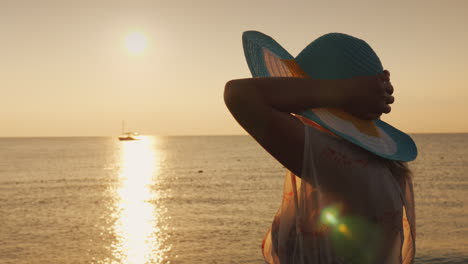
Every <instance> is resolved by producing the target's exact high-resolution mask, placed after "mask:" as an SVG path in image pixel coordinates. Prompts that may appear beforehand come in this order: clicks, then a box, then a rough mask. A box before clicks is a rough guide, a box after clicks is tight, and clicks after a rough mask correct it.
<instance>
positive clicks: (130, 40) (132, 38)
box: [125, 32, 148, 54]
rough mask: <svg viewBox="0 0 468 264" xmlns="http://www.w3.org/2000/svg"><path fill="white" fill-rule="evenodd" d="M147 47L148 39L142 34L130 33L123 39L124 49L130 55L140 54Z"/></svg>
mask: <svg viewBox="0 0 468 264" xmlns="http://www.w3.org/2000/svg"><path fill="white" fill-rule="evenodd" d="M147 47H148V38H147V37H146V36H145V34H143V33H142V32H132V33H129V34H128V35H127V36H126V37H125V48H126V49H127V51H128V52H130V53H131V54H142V53H143V52H144V51H145V50H146V48H147Z"/></svg>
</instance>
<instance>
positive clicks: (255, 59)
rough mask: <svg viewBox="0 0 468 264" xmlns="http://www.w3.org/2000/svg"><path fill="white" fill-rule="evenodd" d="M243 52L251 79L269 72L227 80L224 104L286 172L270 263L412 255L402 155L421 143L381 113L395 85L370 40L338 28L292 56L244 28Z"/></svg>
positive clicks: (267, 249) (270, 239)
mask: <svg viewBox="0 0 468 264" xmlns="http://www.w3.org/2000/svg"><path fill="white" fill-rule="evenodd" d="M244 50H245V54H246V57H247V61H248V63H249V67H250V69H251V71H252V73H253V75H254V77H269V78H250V79H240V80H232V81H229V82H228V83H227V84H226V87H225V93H224V99H225V102H226V105H227V107H228V109H229V110H230V111H231V113H232V115H233V116H234V118H235V119H236V120H237V121H238V122H239V124H240V125H241V126H242V127H243V128H244V129H245V130H246V131H247V132H248V133H249V134H250V135H251V136H252V137H253V138H254V139H255V140H256V141H257V142H258V143H259V144H260V145H261V146H262V147H263V148H264V149H265V150H266V151H268V152H269V153H270V154H271V155H272V156H273V157H274V158H275V159H277V160H278V161H279V162H280V163H281V164H282V165H284V166H285V167H286V168H287V169H288V170H289V172H288V174H287V176H286V179H285V186H284V188H285V189H284V195H283V201H282V205H281V207H280V209H279V211H278V213H277V215H276V216H275V219H274V221H273V224H272V227H271V230H270V231H269V232H268V233H267V235H266V237H265V240H264V243H263V245H262V248H263V255H264V257H265V261H267V262H268V263H412V262H413V259H414V248H415V244H414V242H415V229H414V207H413V198H412V197H413V196H412V185H411V180H410V177H409V170H408V169H407V167H406V165H405V163H403V162H401V160H411V159H414V158H415V157H416V152H415V151H416V149H415V146H414V143H413V142H412V140H411V139H408V138H409V137H403V136H402V135H403V133H402V132H400V131H398V132H399V133H400V134H398V133H397V132H395V131H396V129H394V128H393V127H391V129H389V128H388V126H389V125H387V124H382V123H383V122H382V121H380V120H379V117H380V116H381V115H382V114H387V113H389V112H390V111H391V107H390V104H392V103H393V102H394V97H393V96H392V94H393V87H392V84H391V83H390V73H389V72H388V71H386V70H385V71H383V70H382V68H381V64H380V60H379V59H378V57H377V55H375V53H374V52H373V50H372V49H371V48H370V46H368V44H367V43H365V42H364V41H362V40H360V39H357V38H354V37H352V36H349V35H345V34H339V33H332V34H327V35H324V36H322V37H320V38H318V39H317V40H315V41H314V42H312V43H311V44H309V45H308V46H307V47H306V48H305V49H304V50H303V51H302V52H301V54H299V55H298V56H297V57H296V58H295V59H294V58H292V56H290V55H289V53H287V52H286V51H285V50H284V49H282V47H281V46H279V44H277V43H276V42H275V41H274V40H272V39H271V38H270V37H268V36H266V35H263V34H262V33H259V32H246V33H244ZM262 73H263V74H262ZM278 76H287V77H278ZM307 111H308V112H307ZM327 120H328V121H327ZM387 129H389V130H387ZM382 135H383V136H382ZM379 136H381V138H384V139H382V140H380V139H379ZM404 136H407V135H404ZM398 140H401V141H402V142H403V143H402V142H399V141H398ZM366 141H367V143H362V142H366ZM385 142H387V143H388V144H387V143H385ZM411 143H412V144H413V145H411ZM385 144H387V145H385ZM405 144H406V145H405ZM381 145H382V146H383V147H382V148H380V147H381ZM408 146H409V147H408ZM405 147H406V148H407V149H405ZM408 153H410V154H408ZM400 154H401V155H400ZM399 155H400V156H399ZM405 155H406V156H405ZM397 156H398V157H397ZM403 156H405V157H403ZM398 160H400V161H398ZM296 175H297V176H296Z"/></svg>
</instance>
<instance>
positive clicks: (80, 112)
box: [0, 0, 468, 137]
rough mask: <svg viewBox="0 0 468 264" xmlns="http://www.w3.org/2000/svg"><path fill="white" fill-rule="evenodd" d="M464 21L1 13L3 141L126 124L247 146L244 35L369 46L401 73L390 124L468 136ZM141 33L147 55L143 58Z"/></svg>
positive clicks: (271, 13) (395, 6)
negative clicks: (239, 119) (230, 83)
mask: <svg viewBox="0 0 468 264" xmlns="http://www.w3.org/2000/svg"><path fill="white" fill-rule="evenodd" d="M466 14H468V1H464V0H459V1H455V0H447V1H443V0H437V1H431V0H426V1H371V0H366V1H348V0H343V1H312V0H307V1H300V0H288V1H286V0H283V1H274V0H255V1H252V0H236V1H232V0H229V1H224V0H197V1H194V0H165V1H72V0H70V1H66V0H62V1H47V0H44V1H22V0H11V1H9V0H3V1H0V43H1V44H0V89H1V91H2V96H1V97H0V124H1V128H2V129H1V130H0V137H5V136H107V135H117V134H119V133H120V130H121V121H122V120H126V123H127V128H128V129H132V130H137V131H139V132H140V133H142V134H154V135H218V134H223V135H226V134H245V132H244V131H243V130H242V128H241V127H240V126H239V125H238V124H237V123H236V122H235V120H234V119H233V118H232V117H231V115H230V114H229V112H228V111H227V109H226V107H225V106H224V102H223V96H222V95H223V89H224V84H225V82H226V81H227V80H229V79H234V78H243V77H249V76H250V73H249V70H248V67H247V64H246V62H245V58H244V55H243V50H242V43H241V35H242V32H243V31H245V30H259V31H262V32H264V33H266V34H268V35H270V36H272V37H273V38H275V39H276V40H277V41H278V42H280V43H281V44H282V45H283V47H285V48H286V49H287V50H289V51H290V53H291V54H292V55H297V54H298V53H299V52H300V51H301V50H302V48H304V47H305V46H306V45H307V44H308V43H310V42H311V41H313V40H314V39H315V38H317V37H319V36H321V35H323V34H325V33H328V32H342V33H347V34H350V35H353V36H356V37H359V38H362V39H364V40H366V41H367V42H368V43H369V44H370V45H371V46H372V47H373V48H374V50H375V51H376V52H377V54H378V55H379V56H380V58H381V60H382V62H383V65H384V67H385V68H386V69H389V70H390V71H391V73H392V83H393V85H394V87H395V97H396V102H395V103H394V104H393V110H392V113H391V114H390V115H386V116H384V117H383V119H384V120H385V121H387V122H389V123H390V124H392V125H394V126H395V127H397V128H399V129H401V130H403V131H405V132H409V133H435V132H468V118H467V117H466V116H467V115H468V110H467V106H466V105H467V103H466V101H468V91H467V90H468V89H467V88H468V85H467V82H468V81H467V80H466V78H467V76H468V33H467V32H468V31H467V27H468V15H466ZM131 34H140V36H141V35H143V37H144V38H145V39H146V45H147V47H146V49H144V47H143V50H139V51H138V50H137V51H135V50H134V51H133V52H132V50H131V48H129V47H128V43H127V42H128V39H127V38H128V36H129V35H131ZM137 38H138V37H137ZM140 44H141V43H140Z"/></svg>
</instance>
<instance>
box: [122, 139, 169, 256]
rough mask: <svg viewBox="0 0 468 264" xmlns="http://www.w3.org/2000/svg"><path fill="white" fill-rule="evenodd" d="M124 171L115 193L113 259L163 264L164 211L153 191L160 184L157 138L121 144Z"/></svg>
mask: <svg viewBox="0 0 468 264" xmlns="http://www.w3.org/2000/svg"><path fill="white" fill-rule="evenodd" d="M119 143H120V144H122V146H121V161H120V162H121V164H120V165H121V169H120V173H119V181H120V184H119V187H118V189H117V191H116V196H117V197H116V209H117V210H116V216H115V217H116V222H115V225H114V232H115V234H116V241H115V243H114V245H113V252H114V259H115V260H118V262H119V263H129V264H144V263H162V262H163V261H164V257H165V252H167V250H169V248H168V247H167V246H166V245H164V243H163V242H164V240H165V237H164V232H163V230H162V229H161V226H162V225H163V223H162V221H163V213H164V209H165V208H164V207H163V206H162V205H161V204H159V203H158V202H157V201H158V200H159V199H158V198H159V195H160V194H159V193H158V191H156V190H155V188H152V186H154V185H155V184H157V183H158V181H159V179H158V178H159V162H160V153H159V152H158V151H157V149H156V148H155V143H157V138H153V137H142V138H141V140H138V141H126V142H119Z"/></svg>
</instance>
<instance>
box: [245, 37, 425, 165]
mask: <svg viewBox="0 0 468 264" xmlns="http://www.w3.org/2000/svg"><path fill="white" fill-rule="evenodd" d="M242 42H243V47H244V54H245V58H246V60H247V64H248V66H249V69H250V72H251V73H252V76H253V77H303V78H304V77H305V78H310V77H309V76H308V75H307V74H306V73H305V72H304V71H302V69H301V68H300V67H299V66H298V64H297V63H296V62H295V58H294V57H293V56H292V55H291V54H290V53H289V52H288V51H287V50H286V49H284V48H283V47H282V46H281V45H280V44H279V43H277V42H276V41H275V40H274V39H273V38H271V37H270V36H267V35H265V34H263V33H261V32H258V31H246V32H244V34H243V36H242ZM298 114H299V115H301V116H303V117H306V118H307V119H310V120H312V121H314V122H315V123H317V124H319V125H320V126H322V127H324V128H326V129H328V130H330V131H332V132H333V133H335V134H336V135H337V136H339V137H341V138H343V139H346V140H347V141H349V142H351V143H353V144H355V145H357V146H359V147H362V148H364V149H366V150H368V151H370V152H372V153H374V154H376V155H378V156H380V157H383V158H386V159H390V160H397V161H412V160H414V159H416V156H417V148H416V144H415V143H414V141H413V140H412V139H411V137H410V136H409V135H407V134H405V133H404V132H402V131H400V130H398V129H396V128H394V127H393V126H391V125H389V124H387V123H386V122H384V121H382V120H380V119H376V120H362V119H358V118H356V117H353V116H352V115H350V114H348V113H346V112H344V111H341V110H339V109H330V108H319V109H309V110H306V111H304V112H301V113H298Z"/></svg>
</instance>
